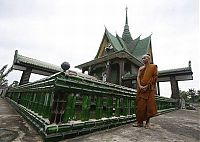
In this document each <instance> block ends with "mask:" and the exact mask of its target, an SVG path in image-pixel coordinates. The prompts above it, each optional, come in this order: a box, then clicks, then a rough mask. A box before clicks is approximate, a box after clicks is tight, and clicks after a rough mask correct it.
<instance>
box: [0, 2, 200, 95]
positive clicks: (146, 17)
mask: <svg viewBox="0 0 200 142" xmlns="http://www.w3.org/2000/svg"><path fill="white" fill-rule="evenodd" d="M126 6H127V7H128V23H129V29H130V32H131V34H132V37H133V38H136V37H138V36H139V35H141V38H145V37H147V36H149V35H150V34H151V33H152V34H153V35H152V47H153V55H154V62H155V64H157V65H158V67H159V70H164V69H174V68H181V67H187V66H188V61H189V60H191V62H192V70H193V73H194V74H193V77H194V80H192V81H182V82H179V87H180V89H181V90H186V91H187V90H188V88H194V89H196V90H197V89H200V84H199V78H200V75H199V73H200V64H199V57H200V53H199V52H200V50H199V42H198V39H199V2H198V0H149V1H147V0H134V1H133V0H123V1H122V0H98V1H97V0H96V1H95V0H84V1H80V0H72V1H69V0H32V1H31V0H0V67H1V66H3V65H5V64H8V65H9V67H10V66H11V65H12V61H13V58H14V52H15V50H18V52H19V54H21V55H24V56H28V57H32V58H35V59H38V60H41V61H46V62H49V63H52V64H55V65H60V64H61V63H62V62H63V61H68V62H69V63H70V64H71V69H72V70H76V71H78V70H77V69H74V66H76V65H79V64H82V63H84V62H87V61H90V60H92V59H93V58H94V57H95V55H96V53H97V51H98V48H99V46H100V43H101V40H102V37H103V34H104V31H105V27H106V28H107V29H108V30H109V31H110V32H111V33H112V34H113V35H115V34H116V33H117V34H118V35H122V32H123V27H124V24H125V7H126ZM21 73H22V72H19V71H13V72H12V73H11V74H9V76H8V79H9V83H12V82H13V81H14V80H20V76H21ZM38 78H40V76H36V75H35V76H31V80H32V81H34V80H35V79H38ZM169 90H170V83H169V82H166V83H161V95H163V96H167V97H168V96H170V92H169Z"/></svg>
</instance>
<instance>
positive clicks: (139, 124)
mask: <svg viewBox="0 0 200 142" xmlns="http://www.w3.org/2000/svg"><path fill="white" fill-rule="evenodd" d="M133 127H143V124H142V123H136V124H133Z"/></svg>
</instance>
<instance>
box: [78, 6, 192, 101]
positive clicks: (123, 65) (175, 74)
mask: <svg viewBox="0 0 200 142" xmlns="http://www.w3.org/2000/svg"><path fill="white" fill-rule="evenodd" d="M144 54H149V55H150V56H151V63H153V52H152V44H151V35H149V36H148V37H146V38H144V39H140V36H138V37H137V38H135V39H133V38H132V36H131V33H130V31H129V25H128V15H127V8H126V20H125V26H124V31H123V34H122V37H120V36H119V35H118V34H116V35H115V36H114V35H113V34H111V33H110V32H109V31H108V29H106V28H105V32H104V35H103V39H102V41H101V44H100V47H99V49H98V52H97V54H96V56H95V58H94V60H91V61H89V62H86V63H83V64H80V65H78V66H76V68H79V69H81V70H82V72H83V73H84V72H85V71H87V72H88V74H89V75H92V76H95V77H96V78H97V79H100V80H103V81H107V82H111V83H114V84H118V85H123V86H127V87H131V88H136V77H137V72H138V69H139V67H140V66H142V65H143V63H142V60H141V58H142V56H143V55H144ZM192 74H193V72H192V68H191V61H189V65H188V67H183V68H177V69H169V70H163V71H159V72H158V82H157V94H158V95H160V87H159V82H168V81H169V82H170V84H171V91H172V94H171V97H172V98H175V99H177V98H179V87H178V81H185V80H193V76H192Z"/></svg>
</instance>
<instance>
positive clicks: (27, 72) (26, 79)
mask: <svg viewBox="0 0 200 142" xmlns="http://www.w3.org/2000/svg"><path fill="white" fill-rule="evenodd" d="M31 72H32V69H31V68H27V69H26V70H25V71H23V73H22V77H21V79H20V82H19V85H22V84H26V83H28V82H29V79H30V76H31Z"/></svg>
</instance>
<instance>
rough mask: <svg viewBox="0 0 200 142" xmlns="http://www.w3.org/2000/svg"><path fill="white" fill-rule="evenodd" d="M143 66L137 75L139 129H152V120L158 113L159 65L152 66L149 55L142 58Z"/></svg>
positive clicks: (137, 117)
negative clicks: (144, 122) (157, 82)
mask: <svg viewBox="0 0 200 142" xmlns="http://www.w3.org/2000/svg"><path fill="white" fill-rule="evenodd" d="M142 61H143V64H144V65H143V66H142V67H140V68H139V71H138V75H137V95H136V120H137V124H136V125H135V126H137V127H143V121H146V125H145V128H150V125H149V123H150V118H151V117H153V116H154V115H155V114H156V113H157V108H156V101H155V94H156V81H157V77H158V75H157V74H158V69H157V65H154V64H150V56H149V55H148V54H145V55H143V57H142Z"/></svg>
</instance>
